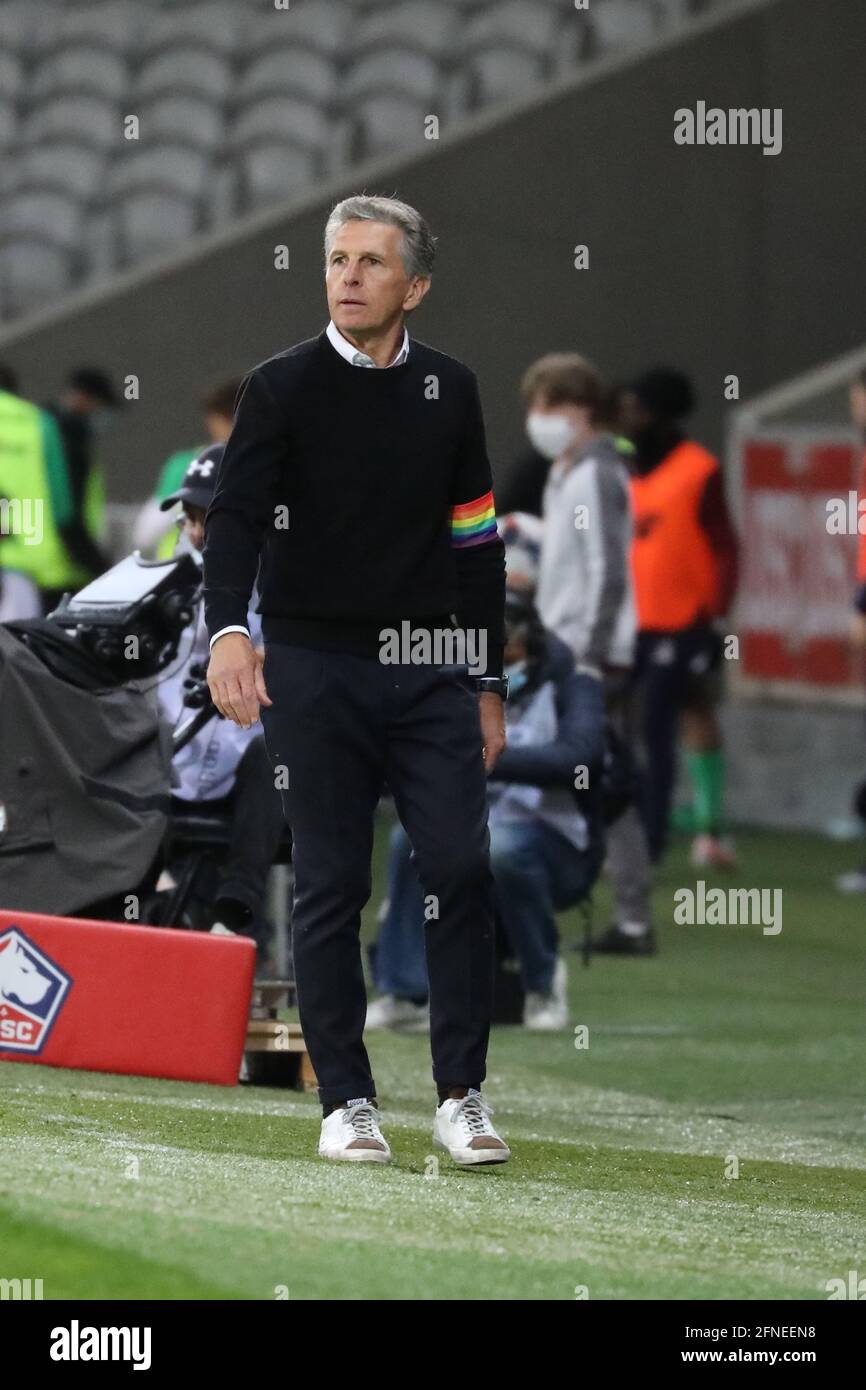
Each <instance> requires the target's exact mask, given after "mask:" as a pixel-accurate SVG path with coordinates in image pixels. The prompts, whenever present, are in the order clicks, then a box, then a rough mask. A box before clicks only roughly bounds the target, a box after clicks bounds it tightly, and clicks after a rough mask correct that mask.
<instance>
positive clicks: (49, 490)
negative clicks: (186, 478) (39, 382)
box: [0, 371, 102, 622]
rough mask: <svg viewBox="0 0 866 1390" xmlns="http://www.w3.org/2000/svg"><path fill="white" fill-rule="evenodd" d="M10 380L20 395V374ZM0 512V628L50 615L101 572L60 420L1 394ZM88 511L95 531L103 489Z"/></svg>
mask: <svg viewBox="0 0 866 1390" xmlns="http://www.w3.org/2000/svg"><path fill="white" fill-rule="evenodd" d="M5 380H6V382H7V384H8V385H14V386H15V387H16V388H17V384H18V383H17V380H16V379H15V377H14V374H13V375H11V376H10V374H9V373H8V371H7V374H6V377H5ZM0 505H2V517H0V565H2V567H3V593H2V599H0V604H2V606H0V621H3V622H13V621H15V620H18V619H25V618H33V617H38V616H39V615H40V614H43V613H48V612H50V611H51V610H52V609H53V608H54V607H56V605H57V602H58V600H59V599H60V597H61V596H62V594H63V593H64V592H66V591H67V590H71V591H74V590H76V589H80V588H81V587H82V586H83V585H85V584H86V583H88V581H89V580H91V579H92V578H94V571H93V569H92V568H91V564H93V563H96V561H97V556H98V557H99V564H100V565H101V564H102V555H101V552H100V551H99V550H98V548H94V547H92V546H90V545H88V544H86V543H84V542H82V540H81V537H82V531H83V529H87V528H86V526H85V522H84V520H83V518H82V508H81V497H80V495H79V497H78V498H77V500H76V494H75V490H74V488H73V484H72V479H71V477H70V472H69V467H68V464H67V458H66V451H65V449H64V446H63V437H62V435H61V432H60V427H59V425H58V422H57V419H56V417H55V416H54V415H53V414H52V413H51V412H50V411H48V410H43V409H42V408H41V407H40V406H37V405H34V404H33V402H32V401H26V400H24V399H23V397H21V396H20V395H18V393H17V390H15V391H12V390H8V389H4V388H3V387H0ZM84 510H85V512H86V515H87V518H88V521H89V525H90V527H91V528H92V529H93V530H94V531H96V530H97V529H98V527H99V526H100V524H101V517H102V507H101V497H100V494H99V491H98V489H93V490H91V491H90V492H89V493H88V495H87V499H86V503H85V507H84ZM99 572H100V573H101V572H102V571H101V569H100V570H99Z"/></svg>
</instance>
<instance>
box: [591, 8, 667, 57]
mask: <svg viewBox="0 0 866 1390" xmlns="http://www.w3.org/2000/svg"><path fill="white" fill-rule="evenodd" d="M590 11H591V12H590V13H589V20H590V28H591V32H592V40H593V42H592V49H591V52H592V54H593V56H595V55H600V54H603V53H609V52H611V51H612V50H614V49H617V48H620V49H625V48H634V47H636V46H638V45H640V44H642V43H648V42H649V41H650V40H651V39H652V38H653V36H654V35H655V33H656V32H657V28H658V12H657V10H655V8H654V7H653V6H651V5H648V4H646V0H593V3H592V5H591V7H590Z"/></svg>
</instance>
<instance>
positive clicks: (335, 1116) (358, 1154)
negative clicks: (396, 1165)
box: [319, 1100, 391, 1163]
mask: <svg viewBox="0 0 866 1390" xmlns="http://www.w3.org/2000/svg"><path fill="white" fill-rule="evenodd" d="M319 1157H320V1158H340V1159H344V1160H346V1161H347V1162H349V1163H390V1162H391V1150H390V1149H389V1147H388V1141H387V1140H386V1139H385V1136H384V1135H383V1133H382V1131H381V1129H380V1128H379V1111H378V1110H377V1109H376V1106H375V1105H373V1104H371V1102H370V1101H367V1100H356V1101H351V1102H350V1103H349V1104H348V1105H346V1106H344V1107H343V1108H342V1109H340V1110H332V1111H331V1113H330V1115H326V1116H325V1117H324V1119H323V1120H322V1132H321V1134H320V1136H319Z"/></svg>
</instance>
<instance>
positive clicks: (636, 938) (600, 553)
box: [521, 353, 655, 955]
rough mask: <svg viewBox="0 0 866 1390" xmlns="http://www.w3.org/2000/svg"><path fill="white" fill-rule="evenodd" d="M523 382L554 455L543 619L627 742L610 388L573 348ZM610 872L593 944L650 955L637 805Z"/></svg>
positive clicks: (645, 863) (546, 513)
mask: <svg viewBox="0 0 866 1390" xmlns="http://www.w3.org/2000/svg"><path fill="white" fill-rule="evenodd" d="M521 389H522V395H523V400H524V403H525V406H526V410H527V417H526V432H527V434H528V436H529V440H530V442H531V443H532V445H533V447H534V448H536V449H537V450H538V451H539V453H542V454H545V455H546V456H547V457H548V458H549V459H550V460H551V468H550V472H549V474H548V478H547V485H546V487H545V490H544V504H543V530H542V542H541V555H540V560H539V574H538V588H537V593H536V601H537V604H538V610H539V613H540V615H541V619H542V621H543V623H544V625H545V627H547V628H549V629H551V631H553V632H555V633H556V635H557V636H558V637H560V638H561V639H562V640H563V641H564V642H566V643H567V644H568V646H569V647H570V648H571V651H572V653H573V655H574V659H575V661H576V662H577V669H578V671H580V672H584V673H585V674H587V675H588V676H590V677H592V678H594V679H596V680H598V681H599V682H602V683H603V685H604V694H605V701H606V705H607V714H608V718H609V720H610V722H611V724H612V725H613V727H614V729H615V730H616V733H617V734H618V735H619V737H620V738H621V739H622V740H623V742H624V743H625V744H627V745H628V744H630V743H631V742H632V739H633V724H634V710H633V688H634V686H633V665H634V655H635V643H636V613H635V604H634V597H633V591H632V579H631V569H630V561H629V551H630V547H631V507H630V501H629V481H628V472H627V469H626V467H625V463H624V461H623V457H622V454H621V452H620V449H619V446H618V443H617V441H616V440H615V439H614V438H613V437H612V436H611V435H610V434H609V433H608V432H607V431H606V429H605V423H606V417H607V414H608V412H609V408H610V405H611V393H610V390H609V388H608V387H607V385H606V383H605V381H604V379H603V378H602V376H601V374H600V373H599V371H598V370H597V368H596V367H594V366H593V364H592V363H591V362H588V361H587V360H586V359H585V358H583V357H580V356H579V355H578V354H577V353H551V354H549V355H548V356H546V357H542V358H540V359H539V360H538V361H537V362H534V363H533V364H532V365H531V366H530V367H529V369H528V370H527V372H526V374H525V376H524V378H523V383H522V388H521ZM608 871H609V873H610V876H611V880H612V882H613V888H614V897H615V900H616V921H615V923H614V924H613V926H612V927H611V929H610V931H608V932H607V933H605V935H604V936H602V937H601V938H600V939H599V940H597V941H596V943H595V945H594V949H595V950H597V951H605V952H611V953H617V954H628V955H649V954H652V952H653V951H654V950H655V940H654V936H653V931H652V926H651V921H650V860H649V850H648V847H647V839H646V833H645V830H644V827H643V823H642V821H641V818H640V815H639V813H638V810H637V808H636V807H634V806H633V807H630V808H629V809H628V810H627V811H626V812H625V814H624V815H622V816H621V817H620V818H619V819H618V820H617V821H616V823H615V824H614V825H613V826H612V827H611V831H610V835H609V844H608Z"/></svg>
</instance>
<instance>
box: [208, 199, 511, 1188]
mask: <svg viewBox="0 0 866 1390" xmlns="http://www.w3.org/2000/svg"><path fill="white" fill-rule="evenodd" d="M433 259H434V239H433V237H432V236H431V234H430V230H429V228H428V226H427V224H426V222H425V221H424V219H423V218H422V217H421V216H420V215H419V213H417V212H416V211H415V209H414V208H411V207H409V206H407V205H406V204H405V203H400V202H398V201H396V200H394V199H389V198H373V197H366V196H363V197H354V198H348V199H346V200H345V201H344V202H342V203H339V204H338V205H337V206H336V207H335V208H334V210H333V212H332V213H331V216H330V218H329V219H328V223H327V226H326V228H325V280H326V289H327V297H328V307H329V310H330V314H331V322H330V323H329V324H328V327H327V329H326V331H325V332H323V333H321V334H320V335H319V336H318V337H316V338H313V339H310V340H309V341H307V342H303V343H300V344H298V345H297V346H296V347H293V348H289V349H288V351H286V352H283V353H280V354H278V355H277V356H276V357H272V358H270V359H269V360H268V361H267V362H264V363H262V364H261V365H260V366H259V367H256V368H255V369H254V370H253V371H252V372H251V373H250V374H249V375H248V376H247V377H246V379H245V381H244V384H243V387H242V389H241V393H240V395H239V399H238V405H237V411H236V416H235V424H234V429H233V431H232V434H231V437H230V439H229V441H228V445H227V447H226V452H225V456H224V458H223V463H222V466H221V468H220V473H219V477H218V480H217V487H216V492H215V494H214V499H213V501H212V503H211V506H210V508H209V510H208V513H207V518H206V523H205V548H204V572H205V606H206V618H207V625H208V631H209V634H210V640H211V660H210V666H209V670H208V682H209V685H210V689H211V693H212V695H213V699H214V702H215V703H216V705H217V706H218V708H219V709H220V711H221V712H222V713H223V714H224V715H226V717H228V718H230V719H233V720H235V722H236V723H238V724H240V725H242V726H243V727H248V726H249V725H250V724H251V723H253V722H254V721H255V720H256V718H258V715H259V710H260V709H261V717H262V723H263V727H264V732H265V739H266V743H267V746H268V752H269V754H270V757H271V760H272V762H273V765H274V770H275V776H276V783H277V786H278V787H279V788H280V790H281V792H282V797H283V807H284V811H285V815H286V819H287V821H288V822H289V825H290V826H291V829H292V836H293V844H294V854H293V864H294V871H295V898H294V914H293V930H294V937H293V940H294V962H295V977H296V981H297V987H298V1002H299V1008H300V1015H301V1023H302V1026H303V1030H304V1037H305V1040H306V1044H307V1048H308V1051H309V1054H310V1058H311V1061H312V1063H313V1066H314V1068H315V1071H316V1074H317V1076H318V1080H319V1095H320V1099H321V1101H322V1107H323V1111H324V1118H323V1121H322V1133H321V1138H320V1141H319V1153H320V1154H321V1155H322V1156H324V1157H328V1158H340V1159H349V1160H356V1161H357V1160H360V1161H372V1162H380V1163H381V1162H387V1161H388V1160H389V1159H390V1157H391V1153H390V1149H389V1147H388V1144H387V1142H386V1140H385V1139H384V1137H383V1135H382V1132H381V1130H380V1128H379V1124H378V1109H377V1106H376V1103H375V1096H376V1089H375V1084H374V1082H373V1077H372V1073H371V1070H370V1064H369V1060H368V1057H367V1053H366V1049H365V1047H364V1043H363V1038H362V1034H363V1027H364V1019H365V1015H366V994H365V989H364V979H363V972H362V966H361V952H360V944H359V936H358V933H359V927H360V914H361V909H362V907H363V906H364V904H365V902H366V901H367V899H368V898H369V895H370V891H371V872H370V860H371V853H372V845H373V819H374V812H375V808H376V804H377V802H378V799H379V796H380V794H381V791H382V787H383V785H384V784H385V783H387V785H388V787H389V789H390V790H391V792H392V794H393V796H394V800H395V803H396V806H397V810H398V812H399V814H400V817H401V820H402V821H403V824H404V826H405V829H406V831H407V834H408V835H409V838H410V840H411V842H412V846H413V849H414V853H415V857H416V863H417V867H418V873H419V877H420V879H421V881H422V883H423V884H424V888H425V893H426V895H427V899H426V902H427V908H428V922H427V928H426V949H427V965H428V973H429V978H430V1012H431V1048H432V1053H433V1075H434V1079H435V1081H436V1085H437V1088H438V1095H439V1104H438V1106H437V1109H436V1115H435V1120H434V1131H433V1137H434V1143H435V1144H437V1145H438V1146H439V1147H442V1148H444V1149H446V1150H447V1151H448V1152H449V1153H450V1154H451V1156H452V1157H453V1158H454V1159H455V1161H456V1162H458V1163H464V1164H475V1163H491V1162H503V1161H504V1160H505V1159H507V1158H508V1157H509V1150H508V1148H507V1147H506V1145H505V1144H504V1142H503V1140H502V1139H501V1138H500V1137H499V1135H498V1134H497V1133H496V1131H495V1129H494V1128H493V1125H492V1123H491V1120H490V1114H491V1111H490V1108H489V1106H487V1105H486V1104H485V1102H484V1100H483V1098H482V1096H481V1092H480V1087H481V1082H482V1081H483V1079H484V1076H485V1074H486V1073H485V1068H486V1052H487V1042H488V1034H489V1026H490V1011H491V997H492V980H493V940H494V933H493V912H494V908H493V880H492V875H491V872H490V863H489V835H488V830H487V800H486V785H485V768H486V769H487V771H489V770H490V769H491V768H492V766H493V764H494V763H495V761H496V758H497V756H498V755H499V753H500V751H501V750H502V748H503V747H504V745H505V721H504V716H503V706H502V699H503V696H504V694H505V683H504V681H503V680H502V648H503V643H504V623H503V611H504V595H505V567H504V555H503V547H502V543H501V541H500V540H499V537H498V535H497V532H496V525H495V515H494V508H493V494H492V490H491V474H490V464H489V460H488V458H487V450H486V445H485V437H484V423H483V419H482V413H481V404H480V399H479V394H478V387H477V383H476V380H475V377H474V376H473V374H472V373H471V372H470V371H469V370H468V369H467V368H466V367H464V366H463V365H462V364H461V363H459V362H457V361H455V360H454V359H453V358H450V357H447V356H445V354H444V353H441V352H437V351H435V350H434V349H433V348H431V347H428V346H426V344H424V343H420V342H418V341H417V340H415V339H410V338H409V336H408V333H407V331H406V328H405V318H406V316H407V314H409V313H411V312H412V310H414V309H416V308H417V307H418V305H419V304H420V303H421V301H422V300H423V299H424V297H425V295H426V294H427V291H428V290H429V288H430V281H431V275H432V269H433ZM259 566H261V574H260V581H259V588H260V591H261V602H260V605H259V611H260V612H261V615H262V629H263V634H264V641H265V657H264V661H263V662H261V661H260V660H259V659H258V658H257V656H256V653H255V650H254V648H253V646H252V643H251V642H250V640H249V634H248V632H247V629H246V615H247V607H248V603H249V599H250V595H251V592H252V589H253V584H254V582H255V579H256V575H257V572H258V571H259ZM467 652H471V653H472V659H471V660H470V661H468V662H467V661H465V660H463V659H462V656H465V654H466V653H467ZM455 653H456V655H455ZM479 653H480V656H479ZM473 668H474V670H475V672H476V673H477V674H472V673H471V672H472V670H473ZM266 681H267V685H266Z"/></svg>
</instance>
